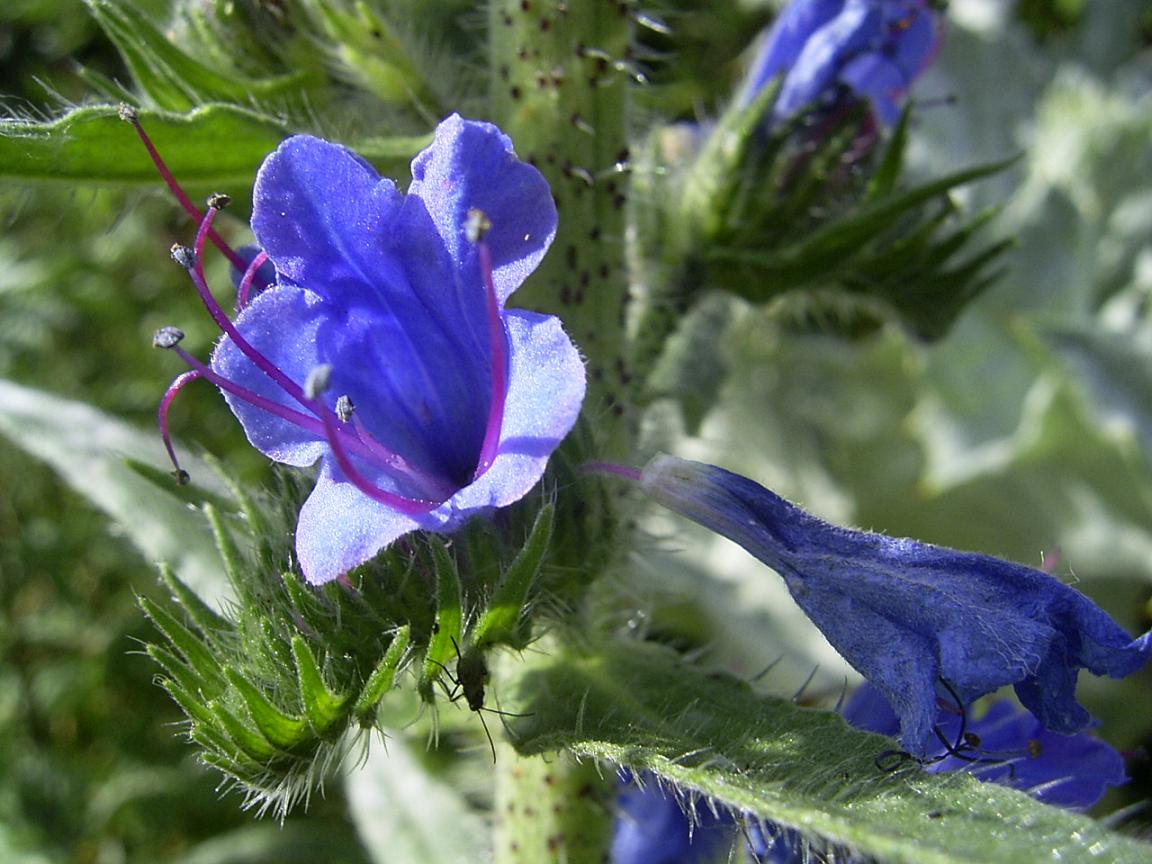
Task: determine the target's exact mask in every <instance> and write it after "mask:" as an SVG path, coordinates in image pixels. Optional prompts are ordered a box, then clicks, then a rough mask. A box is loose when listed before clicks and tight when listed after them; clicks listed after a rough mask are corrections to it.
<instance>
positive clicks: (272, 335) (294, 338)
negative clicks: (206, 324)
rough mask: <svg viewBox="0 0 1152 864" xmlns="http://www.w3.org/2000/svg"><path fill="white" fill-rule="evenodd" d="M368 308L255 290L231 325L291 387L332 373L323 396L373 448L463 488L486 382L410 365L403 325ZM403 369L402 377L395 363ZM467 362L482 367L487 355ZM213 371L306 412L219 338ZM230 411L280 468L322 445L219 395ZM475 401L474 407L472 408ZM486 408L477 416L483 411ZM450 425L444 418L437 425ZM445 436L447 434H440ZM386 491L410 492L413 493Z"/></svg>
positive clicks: (463, 369)
mask: <svg viewBox="0 0 1152 864" xmlns="http://www.w3.org/2000/svg"><path fill="white" fill-rule="evenodd" d="M408 324H410V322H405V321H401V320H399V319H397V318H394V317H393V316H390V315H382V314H379V313H378V312H377V311H376V310H374V309H373V308H372V307H365V306H363V305H355V306H351V307H349V306H346V305H344V304H333V303H330V302H329V301H328V300H326V299H325V298H323V297H321V296H320V295H318V294H316V293H314V292H312V291H310V290H307V289H302V288H296V287H292V286H288V285H284V286H278V287H274V288H270V289H268V290H266V291H264V292H262V293H261V294H259V295H258V296H257V297H256V298H255V299H254V300H253V301H252V302H251V303H249V305H248V307H247V308H245V309H244V311H243V312H242V313H241V314H240V316H239V317H238V318H237V320H236V327H237V329H238V330H239V331H240V333H241V335H243V336H244V338H245V339H247V340H248V342H249V343H250V344H252V345H253V347H255V348H256V349H257V350H258V351H259V352H260V353H261V354H262V355H264V356H265V357H266V358H267V359H268V361H270V363H271V364H272V365H274V366H275V367H277V368H278V369H279V370H280V372H281V373H283V375H284V376H285V377H287V378H288V379H290V380H291V381H293V382H295V383H296V384H302V383H303V382H305V381H307V379H308V376H309V374H310V373H311V371H312V370H313V369H315V368H316V367H317V366H318V365H320V364H328V365H330V366H331V367H332V370H333V371H332V384H331V387H330V389H329V393H328V394H327V395H326V396H325V399H326V400H327V401H328V403H329V404H330V405H331V404H332V403H334V401H335V399H336V398H337V397H338V396H341V395H347V396H348V397H349V398H351V400H352V403H353V405H355V406H356V413H357V417H358V419H359V420H360V421H361V422H362V423H363V424H364V425H365V426H366V427H367V428H368V429H369V431H370V432H371V433H372V435H373V437H374V438H375V440H376V441H378V442H379V443H380V444H382V445H384V446H385V447H387V448H389V449H390V450H392V451H393V452H396V453H398V454H400V455H401V456H403V457H404V458H405V459H407V460H408V461H409V462H410V463H411V464H414V465H419V466H422V467H423V468H424V469H425V470H427V471H429V472H431V473H432V474H433V475H435V476H437V477H443V478H444V479H445V480H451V479H452V478H453V477H454V476H455V475H458V476H459V477H460V478H461V480H460V482H465V481H467V479H469V477H470V472H471V471H472V469H473V468H474V466H475V462H476V454H477V453H478V452H479V448H480V443H481V441H482V436H483V428H484V422H485V420H486V418H487V413H486V402H485V401H484V400H483V399H481V398H479V397H477V395H476V391H477V390H478V389H479V390H480V391H481V396H482V395H483V392H484V391H483V388H485V387H487V386H490V385H489V384H488V382H487V380H485V378H484V377H483V376H482V375H481V374H479V373H476V374H474V375H472V376H469V375H468V374H467V372H468V370H469V368H470V367H469V366H468V364H467V363H465V362H464V359H462V358H459V357H458V358H457V360H458V362H459V366H458V367H457V368H455V369H454V368H452V367H448V368H445V369H443V370H442V374H441V375H440V376H439V377H438V378H432V377H430V376H429V375H428V374H427V373H428V368H429V367H428V366H426V365H424V364H420V363H416V362H412V359H411V355H410V354H409V353H408V352H404V351H402V350H400V346H402V345H403V344H404V335H405V330H404V328H405V326H406V325H408ZM406 363H407V364H410V367H411V368H409V369H408V370H407V373H406V374H405V372H404V371H403V370H398V369H396V368H395V367H397V366H400V365H403V364H406ZM473 365H479V366H480V369H481V370H484V369H485V365H486V358H478V359H477V360H476V361H474V363H473ZM212 366H213V368H214V369H215V370H216V371H217V372H218V373H220V374H221V375H222V376H224V377H225V378H228V379H230V380H231V381H233V382H234V383H236V384H239V385H240V386H242V387H245V388H247V389H249V390H251V391H253V392H255V393H257V394H258V395H261V396H264V397H265V398H268V399H271V400H272V401H274V402H277V403H279V404H281V405H284V406H285V407H287V408H291V409H293V410H295V411H298V412H303V413H305V414H310V411H309V409H307V408H305V407H303V406H301V404H300V403H299V402H298V401H296V400H295V399H293V398H292V397H291V396H289V395H288V394H287V393H286V392H285V391H284V390H283V389H282V388H281V387H280V386H279V385H278V384H276V383H275V382H273V380H272V379H271V378H270V377H269V376H268V375H267V374H266V373H265V372H264V371H263V370H261V369H260V368H259V367H258V366H257V365H256V364H255V363H253V362H252V361H251V360H250V359H248V357H247V356H245V355H244V354H243V353H242V352H241V351H240V350H239V349H238V348H237V347H236V346H235V345H234V344H233V342H232V340H231V339H230V338H229V337H227V336H225V337H224V338H222V339H221V340H220V342H219V344H218V345H217V347H216V350H215V352H214V353H213V356H212ZM225 398H226V399H227V400H228V404H229V406H230V407H231V408H232V411H233V413H234V414H235V415H236V416H237V418H238V419H239V420H240V423H241V425H242V426H243V427H244V431H245V434H246V435H247V436H248V440H249V441H250V442H251V443H252V445H253V446H254V447H256V448H257V449H258V450H260V452H262V453H264V454H265V455H266V456H268V457H269V458H271V459H274V460H276V461H277V462H283V463H285V464H288V465H295V466H303V465H311V464H312V463H313V462H315V461H316V459H317V458H319V457H320V456H321V455H323V454H324V453H325V452H327V450H328V447H327V443H326V442H325V440H324V438H323V436H322V435H321V434H319V433H318V432H309V431H308V430H305V429H302V428H301V427H300V426H298V425H295V424H293V423H290V422H288V421H286V420H284V419H282V418H280V417H278V416H276V415H274V414H270V413H268V412H266V411H264V410H263V409H262V408H259V407H257V406H255V405H253V404H252V403H250V402H247V401H245V400H243V399H240V398H238V397H236V396H232V395H230V394H227V393H225ZM473 403H478V404H473ZM481 408H484V409H485V410H481ZM434 417H442V418H449V420H452V419H454V420H455V426H452V427H450V428H449V429H447V430H441V429H436V430H434V431H433V432H431V433H430V432H428V431H427V430H428V425H429V418H434ZM445 422H448V421H445ZM449 432H450V433H453V434H452V435H451V437H446V436H447V435H448V433H449ZM382 485H383V486H384V488H386V489H388V490H390V491H398V492H402V493H404V494H408V495H412V494H415V493H418V492H419V491H420V490H413V489H404V488H395V487H394V484H393V482H392V481H391V480H389V479H386V478H385V479H384V481H383V482H382Z"/></svg>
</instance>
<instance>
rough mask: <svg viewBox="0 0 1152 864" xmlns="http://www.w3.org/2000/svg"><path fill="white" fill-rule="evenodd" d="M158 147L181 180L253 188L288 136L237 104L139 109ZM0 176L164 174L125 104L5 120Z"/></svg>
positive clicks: (79, 178) (140, 177) (147, 178)
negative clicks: (126, 115)
mask: <svg viewBox="0 0 1152 864" xmlns="http://www.w3.org/2000/svg"><path fill="white" fill-rule="evenodd" d="M139 117H140V122H141V123H142V124H143V125H144V127H145V128H146V129H147V130H148V134H149V136H150V137H151V138H152V141H153V143H154V144H155V145H156V148H157V150H159V151H160V153H162V154H163V155H164V161H165V162H166V163H167V164H168V167H169V168H170V169H171V170H172V173H173V174H174V175H175V176H176V177H178V178H179V179H180V181H181V183H184V184H186V185H189V186H202V187H212V188H213V189H217V190H219V189H235V190H245V189H249V188H250V187H251V185H252V180H253V178H254V177H255V176H256V169H257V168H258V167H259V166H260V162H261V161H262V160H263V159H264V157H265V156H267V155H268V154H269V153H270V152H271V151H272V150H274V149H275V148H276V145H277V144H279V143H280V141H281V140H282V139H283V138H284V137H285V136H286V135H287V134H288V130H287V129H286V128H285V127H284V126H283V125H282V124H281V123H279V122H278V121H276V120H273V119H272V118H269V117H266V116H264V115H261V114H258V113H256V112H255V111H250V110H248V109H245V108H238V107H235V106H232V105H204V106H203V107H200V108H196V109H195V110H192V111H189V112H188V113H187V114H165V113H157V112H151V111H143V110H142V111H140V112H139ZM0 179H11V180H21V181H29V180H35V181H63V182H66V183H76V182H81V183H92V184H104V185H107V184H114V185H119V186H124V185H147V186H153V187H157V188H159V187H160V185H161V181H160V177H159V175H158V174H157V173H156V167H155V166H154V165H153V164H152V160H151V159H149V158H148V153H147V151H145V149H144V147H143V145H142V144H141V143H140V140H139V139H138V138H137V137H136V133H135V132H134V131H133V130H132V127H131V125H129V124H128V123H125V122H124V121H123V120H121V119H120V117H119V114H118V108H117V107H116V106H112V105H96V106H91V107H87V108H77V109H75V110H73V111H69V112H68V113H67V114H65V115H64V116H63V117H60V118H59V119H57V120H53V121H51V122H49V123H34V122H29V121H24V120H2V121H0Z"/></svg>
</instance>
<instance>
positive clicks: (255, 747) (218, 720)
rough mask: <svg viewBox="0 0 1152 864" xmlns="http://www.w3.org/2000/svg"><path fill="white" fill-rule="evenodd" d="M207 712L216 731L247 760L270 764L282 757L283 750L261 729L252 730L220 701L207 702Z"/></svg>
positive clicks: (255, 720)
mask: <svg viewBox="0 0 1152 864" xmlns="http://www.w3.org/2000/svg"><path fill="white" fill-rule="evenodd" d="M208 710H209V712H211V714H212V719H213V720H214V721H215V724H216V727H217V729H218V731H221V732H223V733H224V735H226V736H227V738H228V739H229V740H231V741H233V742H234V743H235V744H236V746H237V747H239V748H240V750H241V752H243V753H244V755H246V756H247V757H248V758H250V759H252V760H253V761H255V762H257V763H272V762H274V761H275V760H277V759H278V758H280V756H281V755H282V751H283V750H284V749H285V748H283V747H279V746H277V745H276V744H275V743H274V742H273V741H270V740H269V739H268V736H267V735H265V734H264V732H263V729H262V728H259V729H254V728H252V727H251V726H249V725H248V724H247V723H245V722H244V721H243V720H241V719H240V718H239V717H238V716H236V714H235V713H234V712H233V711H232V710H231V709H230V708H229V707H228V706H227V705H226V704H225V703H224V702H222V701H221V700H219V699H213V700H211V701H209V703H208ZM252 720H253V722H255V723H257V724H259V722H260V721H259V719H257V718H256V717H253V718H252Z"/></svg>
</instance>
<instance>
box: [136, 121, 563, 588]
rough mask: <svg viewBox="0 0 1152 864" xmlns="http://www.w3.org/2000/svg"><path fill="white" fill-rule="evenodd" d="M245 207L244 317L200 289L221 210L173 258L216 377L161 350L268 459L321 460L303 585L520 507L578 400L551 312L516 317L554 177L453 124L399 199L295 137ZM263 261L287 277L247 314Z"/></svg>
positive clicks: (307, 518) (357, 166)
mask: <svg viewBox="0 0 1152 864" xmlns="http://www.w3.org/2000/svg"><path fill="white" fill-rule="evenodd" d="M253 198H254V208H253V216H252V229H253V231H254V233H255V235H256V240H257V242H258V244H259V247H260V250H262V251H261V252H260V253H259V254H254V255H253V254H252V253H249V254H247V255H244V256H239V257H240V258H241V259H242V260H241V263H247V264H248V267H247V271H246V272H245V273H244V275H243V277H242V278H241V279H240V282H239V293H238V303H237V306H238V308H240V309H241V310H242V311H241V312H240V314H239V316H238V317H237V318H236V320H235V322H234V323H233V322H232V321H230V320H229V319H228V316H227V315H225V314H224V313H223V311H222V310H220V308H219V306H218V305H216V304H215V301H213V300H211V295H210V294H209V292H208V291H207V287H206V286H205V284H204V274H203V263H202V261H201V260H200V258H201V255H200V253H201V251H202V249H203V245H204V237H205V236H206V234H207V233H208V232H209V231H210V227H211V219H212V216H213V215H214V213H215V209H216V208H215V207H214V206H213V207H211V208H210V209H209V211H208V215H207V217H206V218H205V219H204V220H203V223H202V224H201V228H200V232H199V233H198V235H197V242H196V247H195V250H187V249H178V250H176V251H175V252H174V256H175V257H176V258H177V260H178V261H180V263H182V264H183V265H184V266H185V267H187V268H188V271H189V273H190V275H191V277H192V280H193V282H194V283H196V286H197V288H198V289H199V290H200V293H201V296H202V297H204V298H205V303H206V305H208V307H209V311H210V312H212V314H213V317H215V318H216V321H217V323H218V324H219V325H220V327H221V328H222V329H223V330H224V333H225V335H224V338H223V339H221V341H220V343H219V344H218V345H217V347H216V350H215V352H214V353H213V355H212V361H211V364H210V366H208V365H205V364H203V363H200V362H199V361H197V360H196V359H195V358H193V357H191V356H190V355H188V354H187V353H186V352H184V351H183V350H182V349H179V348H178V347H176V346H175V341H178V339H176V340H174V339H172V338H167V339H160V338H158V343H163V347H173V348H176V350H177V351H178V352H179V353H180V354H181V356H182V357H183V358H184V359H185V361H186V362H188V363H189V365H191V366H192V371H191V372H190V373H186V374H187V375H188V376H197V377H204V378H207V379H208V380H210V381H212V382H213V383H215V384H216V385H217V386H218V387H219V388H220V389H221V390H222V391H223V392H224V395H225V398H226V399H227V400H228V404H229V406H230V407H231V408H232V411H233V412H234V413H235V414H236V416H237V418H239V420H240V423H241V425H242V426H243V427H244V431H245V433H246V434H247V436H248V440H249V441H251V442H252V444H253V445H254V446H255V447H256V448H257V449H259V450H260V451H261V452H262V453H264V454H265V455H267V456H268V457H269V458H271V459H273V460H275V461H277V462H282V463H284V464H288V465H295V466H300V467H303V466H307V465H311V464H313V463H315V462H316V461H317V460H319V462H320V474H319V479H318V480H317V483H316V487H315V489H313V491H312V493H311V495H310V496H309V497H308V500H307V501H306V502H305V504H304V506H303V508H302V509H301V512H300V519H299V523H298V525H297V529H296V551H297V555H298V557H299V560H300V565H301V568H302V570H303V572H304V575H305V576H306V577H307V578H308V580H309V581H311V582H313V583H320V582H326V581H329V580H331V579H334V578H336V577H337V576H339V575H341V574H343V573H346V572H347V571H348V570H350V569H351V568H353V567H355V566H356V565H358V564H361V563H363V562H365V561H367V560H368V559H370V558H371V557H372V556H374V555H375V554H376V553H377V552H378V551H379V550H381V549H382V548H384V547H385V546H387V545H388V544H390V543H392V542H393V541H394V540H396V539H397V538H398V537H400V536H402V535H403V534H406V533H408V532H410V531H413V530H417V529H423V530H429V531H443V532H447V531H452V530H454V529H456V528H457V527H459V526H460V525H461V524H462V523H463V522H464V521H466V520H467V519H469V518H471V517H473V516H475V515H479V514H483V513H485V512H488V511H490V510H492V509H493V508H497V507H502V506H505V505H508V504H511V503H513V502H515V501H517V500H519V499H520V498H521V497H523V496H524V495H525V494H526V493H527V492H528V491H529V490H530V489H531V488H532V487H533V486H534V485H535V484H536V483H537V482H538V481H539V479H540V477H541V475H542V474H543V472H544V468H545V465H546V464H547V461H548V458H549V456H550V455H551V453H552V452H553V450H555V448H556V447H557V446H558V445H559V443H560V441H561V440H562V439H563V438H564V436H565V435H566V434H567V433H568V431H569V430H570V429H571V428H572V425H573V424H574V423H575V421H576V417H577V415H578V414H579V411H580V406H581V403H582V401H583V398H584V387H585V380H584V367H583V363H582V361H581V359H580V356H579V353H578V351H577V350H576V348H575V346H574V345H573V344H572V342H571V341H570V340H569V338H568V337H567V335H565V333H564V331H563V329H561V326H560V322H559V320H558V319H556V318H554V317H552V316H548V315H540V314H536V313H533V312H526V311H522V310H510V309H506V308H505V307H504V304H505V302H506V301H507V299H508V297H509V295H510V294H512V292H513V291H515V290H516V288H517V287H519V285H520V284H521V283H522V282H523V281H524V279H525V278H527V276H528V275H529V274H530V273H531V272H532V271H533V270H534V269H535V267H536V265H537V264H538V263H539V262H540V259H541V258H542V257H543V256H544V253H545V252H546V251H547V249H548V246H549V244H550V243H551V242H552V239H553V237H554V236H555V232H556V208H555V205H554V204H553V201H552V195H551V191H550V190H549V187H548V184H547V182H546V181H545V180H544V178H543V176H542V175H541V174H540V173H539V172H538V171H537V170H536V169H535V168H533V167H532V166H530V165H527V164H525V163H524V162H521V161H520V160H519V159H517V158H516V155H515V153H514V152H513V150H512V145H511V142H510V141H509V140H508V138H507V137H506V136H505V135H504V134H503V133H501V132H500V130H498V129H497V128H496V127H495V126H492V125H489V124H487V123H479V122H474V121H469V120H463V119H461V118H460V117H458V116H455V115H453V116H451V117H449V118H448V119H446V120H445V121H444V122H443V123H441V124H440V126H439V127H438V128H437V129H436V134H435V138H434V140H433V142H432V144H431V145H430V146H429V147H428V149H426V150H425V151H423V152H422V153H420V154H419V155H418V156H417V157H416V158H415V159H414V160H413V162H412V183H411V185H410V186H409V187H408V192H407V194H402V193H401V192H399V191H398V190H397V188H396V186H395V184H393V183H392V181H390V180H386V179H382V178H381V177H380V176H379V175H378V174H377V173H376V171H375V170H374V169H373V168H372V167H371V166H370V165H369V164H368V163H367V162H366V161H365V160H364V159H362V158H360V157H359V156H357V155H356V154H355V153H353V152H351V151H350V150H347V149H345V148H344V147H341V146H339V145H336V144H331V143H329V142H327V141H322V140H320V139H318V138H313V137H310V136H306V135H301V136H297V137H294V138H290V139H288V140H287V141H285V142H284V143H283V144H281V145H280V147H279V148H278V149H277V150H276V152H274V153H273V154H272V155H271V156H269V157H268V158H267V159H266V160H265V161H264V164H263V165H262V166H261V168H260V172H259V174H258V176H257V178H256V187H255V191H254V195H253ZM266 262H270V263H271V265H272V266H273V267H274V268H275V281H274V283H273V284H271V285H268V286H266V287H263V289H262V290H257V291H255V292H253V293H255V296H254V297H252V298H251V301H250V302H249V294H250V292H252V289H253V286H254V284H255V287H256V288H257V289H259V288H260V286H261V285H263V283H264V281H266V277H265V278H260V275H259V274H261V273H267V272H268V271H267V263H266ZM261 268H264V269H263V270H262V269H261ZM182 377H184V376H182ZM185 380H187V379H186V378H185ZM181 383H182V382H181V380H180V379H177V382H176V384H174V385H173V389H171V390H170V391H169V394H168V395H167V396H166V397H165V401H164V403H162V405H161V417H162V423H163V418H164V416H165V412H166V410H167V405H168V403H170V401H171V397H172V396H173V395H174V393H175V390H177V389H179V386H181Z"/></svg>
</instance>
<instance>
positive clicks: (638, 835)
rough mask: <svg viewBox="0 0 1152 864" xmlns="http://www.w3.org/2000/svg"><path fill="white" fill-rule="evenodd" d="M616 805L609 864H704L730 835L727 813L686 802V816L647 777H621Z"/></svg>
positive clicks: (670, 796) (724, 845) (728, 841)
mask: <svg viewBox="0 0 1152 864" xmlns="http://www.w3.org/2000/svg"><path fill="white" fill-rule="evenodd" d="M616 803H617V813H616V824H615V827H614V829H613V834H612V852H611V859H610V860H611V862H612V864H710V862H714V861H716V860H718V856H719V855H720V854H721V853H722V852H723V850H724V849H725V848H727V847H728V846H729V845H730V844H731V842H732V838H733V836H734V834H735V831H734V827H735V826H734V823H733V821H732V818H731V817H730V816H726V815H722V816H717V815H715V814H713V813H712V811H711V810H710V809H708V808H707V807H692V806H691V805H687V806H689V807H691V809H692V815H691V817H689V815H688V814H687V813H686V812H685V810H684V808H683V807H682V806H681V804H680V802H679V801H678V800H677V799H676V797H675V796H674V795H673V794H672V793H670V792H667V791H665V790H664V789H663V788H662V787H661V786H660V785H659V783H658V782H657V780H656V779H655V778H654V777H652V776H646V777H645V784H644V785H643V786H639V785H637V784H635V783H632V782H630V780H629V778H627V777H625V778H622V779H621V783H620V789H619V792H618V794H617V796H616Z"/></svg>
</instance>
